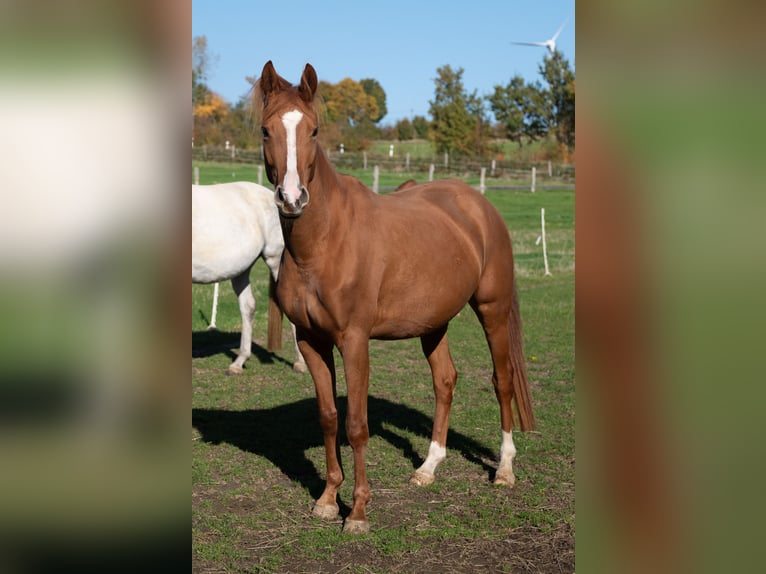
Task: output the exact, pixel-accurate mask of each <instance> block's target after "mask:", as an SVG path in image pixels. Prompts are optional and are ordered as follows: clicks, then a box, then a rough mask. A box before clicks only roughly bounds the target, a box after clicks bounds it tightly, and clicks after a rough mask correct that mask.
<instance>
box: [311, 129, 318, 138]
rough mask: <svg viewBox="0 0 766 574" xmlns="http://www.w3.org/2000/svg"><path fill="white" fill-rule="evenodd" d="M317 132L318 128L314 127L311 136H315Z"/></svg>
mask: <svg viewBox="0 0 766 574" xmlns="http://www.w3.org/2000/svg"><path fill="white" fill-rule="evenodd" d="M318 133H319V128H314V131H313V132H311V137H312V138H315V137H317V134H318Z"/></svg>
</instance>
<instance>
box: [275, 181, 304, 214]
mask: <svg viewBox="0 0 766 574" xmlns="http://www.w3.org/2000/svg"><path fill="white" fill-rule="evenodd" d="M300 190H301V194H300V195H299V196H298V199H297V200H295V201H290V199H289V198H288V197H287V196H286V195H285V188H284V187H282V186H281V185H278V186H277V190H276V194H275V199H276V203H277V207H278V208H279V213H280V214H281V215H282V216H284V217H300V216H301V215H302V214H303V208H305V207H306V206H307V205H308V203H309V192H308V190H307V189H306V187H305V186H303V185H302V186H301V187H300Z"/></svg>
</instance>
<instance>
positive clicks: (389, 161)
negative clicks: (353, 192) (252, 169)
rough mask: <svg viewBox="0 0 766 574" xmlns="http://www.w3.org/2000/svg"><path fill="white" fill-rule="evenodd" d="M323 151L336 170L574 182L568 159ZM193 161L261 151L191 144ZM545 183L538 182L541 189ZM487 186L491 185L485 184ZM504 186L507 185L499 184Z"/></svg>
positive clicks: (242, 159) (227, 159) (251, 157)
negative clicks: (521, 159)
mask: <svg viewBox="0 0 766 574" xmlns="http://www.w3.org/2000/svg"><path fill="white" fill-rule="evenodd" d="M327 155H328V157H329V159H330V161H331V162H332V163H333V165H334V166H335V167H336V168H337V169H339V170H341V171H342V170H344V169H347V170H360V169H361V170H370V171H371V170H372V169H373V166H379V168H380V169H381V170H382V171H385V172H389V173H428V174H429V176H432V175H433V174H434V171H438V177H466V176H468V175H477V174H479V173H480V172H481V171H482V168H484V171H485V174H486V177H487V178H489V179H493V178H494V179H521V180H528V179H529V178H530V172H531V170H532V168H534V169H535V172H536V177H537V178H539V180H540V181H541V182H542V181H545V180H546V179H547V180H554V179H555V180H556V181H558V182H561V183H564V184H570V185H571V184H574V179H575V166H574V164H571V163H559V162H550V161H539V162H520V161H513V160H505V159H503V160H487V159H483V160H480V159H462V158H459V159H452V158H449V157H447V156H446V155H445V156H438V157H437V156H433V157H431V158H422V157H419V158H413V157H410V155H409V154H398V155H395V156H393V157H392V156H389V155H386V154H373V153H368V152H345V153H340V152H339V151H335V150H327ZM192 160H193V161H214V162H223V163H243V164H250V165H260V164H262V163H263V154H262V151H261V150H260V149H257V150H253V149H238V148H235V147H233V146H232V147H230V148H228V149H226V148H224V147H212V146H206V145H203V146H196V147H193V148H192ZM544 188H545V185H544V184H543V185H541V186H539V189H544ZM487 189H492V186H490V185H488V186H487ZM503 189H507V187H505V188H503Z"/></svg>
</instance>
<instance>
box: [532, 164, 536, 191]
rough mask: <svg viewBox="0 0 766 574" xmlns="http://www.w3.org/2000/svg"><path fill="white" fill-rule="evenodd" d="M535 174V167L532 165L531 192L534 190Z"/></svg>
mask: <svg viewBox="0 0 766 574" xmlns="http://www.w3.org/2000/svg"><path fill="white" fill-rule="evenodd" d="M536 176H537V170H536V169H535V167H534V166H532V193H534V192H535V179H536Z"/></svg>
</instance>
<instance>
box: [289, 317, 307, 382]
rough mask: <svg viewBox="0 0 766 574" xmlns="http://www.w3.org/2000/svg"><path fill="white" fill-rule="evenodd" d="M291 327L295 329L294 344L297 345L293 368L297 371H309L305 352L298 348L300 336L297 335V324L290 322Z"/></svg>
mask: <svg viewBox="0 0 766 574" xmlns="http://www.w3.org/2000/svg"><path fill="white" fill-rule="evenodd" d="M290 328H291V329H292V330H293V344H294V345H295V362H294V363H293V370H294V371H295V372H297V373H305V372H307V371H308V368H307V367H306V360H305V359H304V358H303V354H302V353H301V350H300V349H299V348H298V337H297V336H296V335H295V325H293V324H292V323H290Z"/></svg>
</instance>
